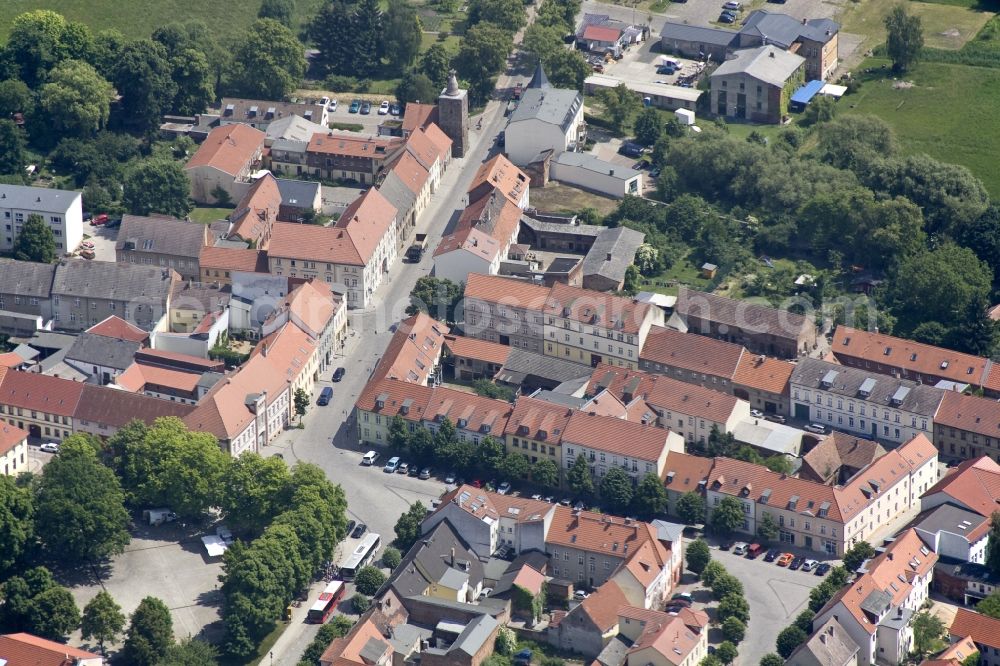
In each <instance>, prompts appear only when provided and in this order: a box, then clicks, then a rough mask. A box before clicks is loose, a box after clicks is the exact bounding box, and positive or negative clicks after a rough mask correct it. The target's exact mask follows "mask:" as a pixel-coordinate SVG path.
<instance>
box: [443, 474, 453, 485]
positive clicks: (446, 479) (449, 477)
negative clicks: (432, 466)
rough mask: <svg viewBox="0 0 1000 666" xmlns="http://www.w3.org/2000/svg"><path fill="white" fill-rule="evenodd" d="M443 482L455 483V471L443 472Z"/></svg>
mask: <svg viewBox="0 0 1000 666" xmlns="http://www.w3.org/2000/svg"><path fill="white" fill-rule="evenodd" d="M444 482H445V483H455V473H454V472H448V473H447V474H445V475H444Z"/></svg>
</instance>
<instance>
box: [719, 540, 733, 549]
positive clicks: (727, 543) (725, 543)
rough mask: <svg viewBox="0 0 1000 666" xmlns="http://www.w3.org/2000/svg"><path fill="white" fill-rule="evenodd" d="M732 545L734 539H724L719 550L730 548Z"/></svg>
mask: <svg viewBox="0 0 1000 666" xmlns="http://www.w3.org/2000/svg"><path fill="white" fill-rule="evenodd" d="M732 547H733V542H732V541H723V542H722V543H720V544H719V550H729V549H730V548H732Z"/></svg>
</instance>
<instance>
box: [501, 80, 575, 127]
mask: <svg viewBox="0 0 1000 666" xmlns="http://www.w3.org/2000/svg"><path fill="white" fill-rule="evenodd" d="M582 105H583V96H582V95H580V93H579V92H577V91H576V90H567V89H565V88H529V89H528V90H525V91H524V93H523V94H522V95H521V101H520V102H518V105H517V109H515V110H514V113H513V114H512V115H511V117H510V122H509V123H508V127H510V126H512V125H514V123H518V122H521V121H522V120H540V121H542V122H544V123H549V124H551V125H558V126H559V127H560V128H561V129H562V130H563V131H565V130H566V129H568V128H569V124H570V123H571V122H573V118H575V117H576V112H577V111H579V110H580V107H581V106H582Z"/></svg>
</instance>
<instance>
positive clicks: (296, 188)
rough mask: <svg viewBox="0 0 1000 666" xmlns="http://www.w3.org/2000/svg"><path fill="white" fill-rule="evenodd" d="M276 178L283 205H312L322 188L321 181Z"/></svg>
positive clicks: (303, 206)
mask: <svg viewBox="0 0 1000 666" xmlns="http://www.w3.org/2000/svg"><path fill="white" fill-rule="evenodd" d="M272 127H273V125H272ZM275 180H276V181H277V182H278V192H279V193H280V194H281V205H282V206H294V207H297V208H306V207H312V204H313V201H315V200H316V193H317V192H318V191H319V189H320V184H319V183H314V182H311V181H308V180H289V179H287V178H276V179H275Z"/></svg>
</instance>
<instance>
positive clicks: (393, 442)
mask: <svg viewBox="0 0 1000 666" xmlns="http://www.w3.org/2000/svg"><path fill="white" fill-rule="evenodd" d="M409 439H410V429H409V427H407V425H406V419H404V418H403V417H402V416H400V415H399V414H396V415H395V416H393V417H392V420H391V421H390V422H389V446H391V447H393V448H395V449H400V450H403V449H405V448H406V445H407V443H408V442H409Z"/></svg>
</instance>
